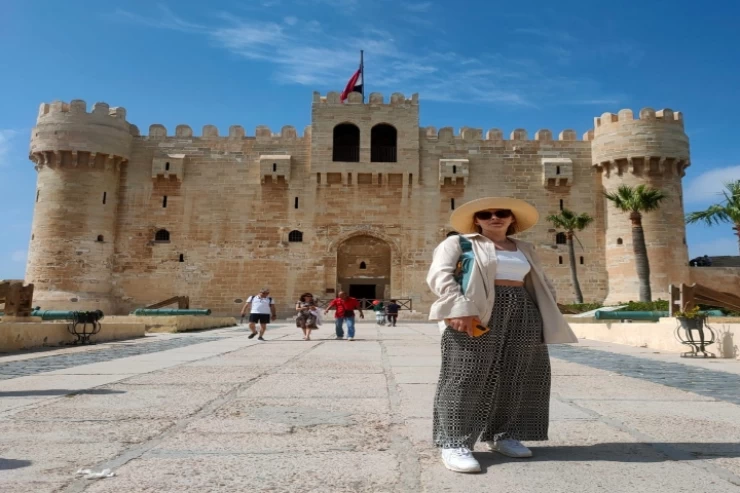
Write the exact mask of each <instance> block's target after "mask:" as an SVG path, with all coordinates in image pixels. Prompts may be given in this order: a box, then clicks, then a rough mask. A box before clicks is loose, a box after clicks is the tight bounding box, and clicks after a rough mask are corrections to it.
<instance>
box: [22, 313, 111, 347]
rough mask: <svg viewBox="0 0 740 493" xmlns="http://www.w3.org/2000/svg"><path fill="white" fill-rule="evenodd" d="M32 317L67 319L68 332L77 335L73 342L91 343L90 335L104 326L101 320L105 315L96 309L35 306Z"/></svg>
mask: <svg viewBox="0 0 740 493" xmlns="http://www.w3.org/2000/svg"><path fill="white" fill-rule="evenodd" d="M31 316H32V317H40V318H41V320H43V321H47V322H48V321H52V320H66V321H69V322H70V324H69V325H67V332H69V333H70V334H72V335H74V336H76V337H77V340H76V341H74V343H73V344H90V336H94V335H95V334H97V333H98V332H100V329H101V328H102V327H101V325H100V321H101V320H102V319H103V318H104V317H105V315H104V314H103V312H102V311H100V310H94V311H87V312H80V311H71V310H41V309H40V308H35V309H34V310H33V311H31Z"/></svg>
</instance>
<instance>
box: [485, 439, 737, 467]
mask: <svg viewBox="0 0 740 493" xmlns="http://www.w3.org/2000/svg"><path fill="white" fill-rule="evenodd" d="M530 448H531V449H532V452H533V453H534V456H533V457H530V458H528V459H512V458H510V457H506V456H503V455H501V454H498V453H495V452H475V458H476V459H478V462H480V465H481V469H482V470H483V472H485V469H486V467H495V466H496V465H497V464H502V463H508V462H523V461H526V462H580V461H584V462H585V461H607V462H668V461H687V460H707V459H718V458H736V457H740V443H715V442H707V443H701V442H676V443H667V442H653V443H645V442H643V443H599V444H595V445H588V446H554V447H530Z"/></svg>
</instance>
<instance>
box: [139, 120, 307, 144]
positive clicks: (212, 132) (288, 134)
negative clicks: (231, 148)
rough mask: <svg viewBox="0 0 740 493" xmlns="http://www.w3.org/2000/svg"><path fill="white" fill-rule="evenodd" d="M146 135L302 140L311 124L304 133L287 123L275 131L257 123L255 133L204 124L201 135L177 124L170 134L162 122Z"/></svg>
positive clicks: (150, 137)
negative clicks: (221, 132)
mask: <svg viewBox="0 0 740 493" xmlns="http://www.w3.org/2000/svg"><path fill="white" fill-rule="evenodd" d="M144 137H146V138H149V139H167V138H173V139H191V138H195V139H199V138H200V139H219V138H228V139H257V140H270V141H275V140H280V141H286V142H290V141H300V140H303V139H306V138H308V139H309V140H310V138H311V126H310V125H308V126H306V128H304V130H303V135H300V136H299V135H298V131H297V130H296V128H295V127H294V126H293V125H285V126H283V127H282V128H281V129H280V132H273V131H272V130H271V129H270V127H268V126H267V125H257V127H256V128H255V131H254V135H252V136H249V135H247V133H246V131H245V130H244V127H242V126H241V125H231V126H230V127H229V131H228V133H227V134H226V135H223V136H222V135H221V134H220V132H219V130H218V127H216V126H215V125H204V126H203V129H202V131H201V133H200V135H195V134H193V129H192V127H190V126H189V125H177V126H176V127H175V133H174V134H168V133H167V128H166V127H165V126H164V125H162V124H160V123H154V124H152V125H149V133H148V134H147V135H145V136H144Z"/></svg>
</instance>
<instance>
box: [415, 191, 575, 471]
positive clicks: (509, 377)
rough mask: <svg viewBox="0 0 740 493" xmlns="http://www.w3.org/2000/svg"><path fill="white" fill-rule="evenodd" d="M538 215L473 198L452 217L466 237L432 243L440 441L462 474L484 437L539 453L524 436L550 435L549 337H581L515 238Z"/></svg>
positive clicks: (530, 253)
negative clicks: (439, 362)
mask: <svg viewBox="0 0 740 493" xmlns="http://www.w3.org/2000/svg"><path fill="white" fill-rule="evenodd" d="M538 218H539V214H538V213H537V210H536V209H535V208H534V207H533V206H532V205H530V204H529V203H527V202H524V201H523V200H518V199H512V198H497V197H489V198H483V199H478V200H474V201H472V202H468V203H466V204H464V205H462V206H461V207H459V208H458V209H456V210H455V211H454V212H453V213H452V216H451V217H450V224H451V225H452V227H453V228H454V229H455V230H456V231H458V232H459V233H460V235H459V236H451V237H449V238H447V239H446V240H444V241H443V242H442V243H441V244H439V245H438V246H437V248H436V249H435V250H434V258H433V260H432V265H431V267H430V269H429V273H428V275H427V283H428V284H429V286H430V288H431V289H432V291H433V292H434V293H435V295H436V296H437V297H438V299H437V301H436V302H435V303H434V304H433V305H432V307H431V310H430V315H429V318H430V320H438V321H439V326H440V330H441V332H442V367H441V371H440V375H439V380H438V383H437V392H436V395H435V399H434V421H433V428H434V430H433V432H434V443H435V445H437V446H438V447H440V448H441V449H442V461H443V462H444V464H445V466H446V467H447V468H448V469H451V470H453V471H456V472H478V471H480V465H479V464H478V461H477V460H476V459H475V458H474V457H473V454H472V449H473V447H474V446H475V443H476V442H477V441H478V439H479V438H480V439H481V441H484V442H486V444H487V446H488V448H489V450H491V451H496V452H499V453H501V454H504V455H506V456H509V457H531V455H532V452H531V450H529V449H528V448H527V447H525V446H524V445H522V443H521V442H520V440H534V441H540V440H547V438H548V425H549V406H550V378H551V376H550V357H549V354H548V351H547V344H559V343H575V342H578V339H577V338H576V336H575V334H573V332H572V331H571V329H570V327H569V326H568V324H567V322H566V321H565V319H564V318H563V316H562V315H561V313H560V310H559V309H558V307H557V303H556V301H555V300H556V293H555V290H554V288H553V286H552V284H551V283H550V281H549V280H548V279H547V277H546V276H545V273H544V271H543V269H542V266H541V264H540V261H539V258H538V257H537V255H536V253H535V251H534V246H533V245H532V244H530V243H527V242H524V241H521V240H514V239H512V238H509V235H512V234H515V233H520V232H522V231H525V230H527V229H529V228H531V227H532V226H534V225H535V224H536V223H537V220H538ZM463 253H465V255H464V257H467V258H468V260H464V261H463V262H462V263H461V264H460V266H461V267H462V268H460V267H459V264H458V262H459V261H460V260H461V256H463ZM460 271H461V272H460ZM474 321H475V325H477V327H476V326H474ZM478 321H479V322H480V323H478ZM480 329H482V330H480ZM486 329H488V330H487V331H486ZM481 333H482V335H481Z"/></svg>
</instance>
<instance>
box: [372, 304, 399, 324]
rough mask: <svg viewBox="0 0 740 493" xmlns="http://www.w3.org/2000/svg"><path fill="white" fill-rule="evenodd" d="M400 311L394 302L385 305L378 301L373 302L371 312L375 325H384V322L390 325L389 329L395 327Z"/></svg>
mask: <svg viewBox="0 0 740 493" xmlns="http://www.w3.org/2000/svg"><path fill="white" fill-rule="evenodd" d="M400 309H401V305H399V304H398V302H397V301H396V300H390V303H388V304H387V305H386V304H385V303H383V302H382V301H380V300H375V301H373V311H374V312H375V323H377V324H378V325H385V324H386V321H387V322H388V323H389V324H391V327H395V326H396V322H397V321H398V310H400Z"/></svg>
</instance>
